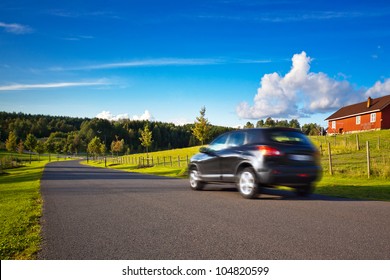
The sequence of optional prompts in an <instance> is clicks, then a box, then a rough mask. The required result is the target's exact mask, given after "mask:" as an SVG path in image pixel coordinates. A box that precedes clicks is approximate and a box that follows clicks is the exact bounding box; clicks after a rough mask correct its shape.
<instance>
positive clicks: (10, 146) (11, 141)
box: [5, 131, 18, 152]
mask: <svg viewBox="0 0 390 280" xmlns="http://www.w3.org/2000/svg"><path fill="white" fill-rule="evenodd" d="M17 146H18V144H17V142H16V135H15V133H14V132H13V131H11V132H10V133H9V135H8V138H7V140H6V141H5V147H6V149H7V151H8V152H15V151H16V148H17Z"/></svg>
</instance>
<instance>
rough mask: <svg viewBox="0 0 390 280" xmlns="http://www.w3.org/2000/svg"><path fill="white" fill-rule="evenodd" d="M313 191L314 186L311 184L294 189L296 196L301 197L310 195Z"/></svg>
mask: <svg viewBox="0 0 390 280" xmlns="http://www.w3.org/2000/svg"><path fill="white" fill-rule="evenodd" d="M313 191H314V186H313V185H311V184H309V185H303V186H300V187H298V188H297V189H296V192H297V194H298V195H299V196H302V197H305V196H309V195H311V194H312V193H313Z"/></svg>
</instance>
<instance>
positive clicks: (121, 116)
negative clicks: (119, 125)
mask: <svg viewBox="0 0 390 280" xmlns="http://www.w3.org/2000/svg"><path fill="white" fill-rule="evenodd" d="M96 118H98V119H105V120H109V121H118V120H123V119H129V120H134V121H144V120H147V121H150V120H154V117H153V116H152V114H151V113H150V112H149V111H148V110H145V112H144V113H143V114H142V115H141V116H138V115H134V116H133V117H132V118H130V117H129V114H127V113H125V114H119V115H113V114H112V113H111V112H110V111H102V112H101V113H99V114H97V115H96Z"/></svg>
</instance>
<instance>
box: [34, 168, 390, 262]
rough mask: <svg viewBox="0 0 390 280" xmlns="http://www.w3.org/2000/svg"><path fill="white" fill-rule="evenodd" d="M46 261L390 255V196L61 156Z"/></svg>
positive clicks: (51, 175) (47, 193) (45, 181)
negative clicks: (254, 195) (140, 170)
mask: <svg viewBox="0 0 390 280" xmlns="http://www.w3.org/2000/svg"><path fill="white" fill-rule="evenodd" d="M41 191H42V196H43V200H44V204H43V205H44V210H43V217H42V226H43V244H42V251H41V252H40V254H39V258H40V259H65V260H67V259H298V260H299V259H364V260H365V259H390V203H388V202H377V201H354V200H343V199H334V198H329V197H323V196H316V195H313V196H311V197H309V198H306V199H302V198H298V197H296V196H295V195H294V194H293V193H290V192H283V191H276V190H273V191H269V192H267V194H264V195H262V196H260V198H259V199H255V200H245V199H243V198H241V196H240V195H239V194H238V193H237V192H236V191H235V190H234V189H233V188H225V189H224V190H222V191H221V190H220V189H219V187H218V186H210V187H207V188H206V189H205V190H204V191H199V192H195V191H192V190H190V189H189V187H188V182H187V180H182V179H171V178H165V177H158V176H149V175H141V174H136V173H127V172H121V171H116V170H112V169H100V168H93V167H88V166H84V165H81V164H80V163H79V162H77V161H66V162H53V163H50V164H49V165H47V167H46V168H45V171H44V174H43V177H42V180H41Z"/></svg>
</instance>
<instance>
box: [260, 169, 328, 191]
mask: <svg viewBox="0 0 390 280" xmlns="http://www.w3.org/2000/svg"><path fill="white" fill-rule="evenodd" d="M256 173H257V179H258V182H259V183H261V184H266V185H280V186H290V187H294V186H302V185H308V184H311V183H313V182H315V181H318V180H320V179H321V176H322V169H321V167H319V166H310V167H304V168H302V167H291V166H281V167H277V168H274V169H268V170H258V171H257V172H256Z"/></svg>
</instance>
